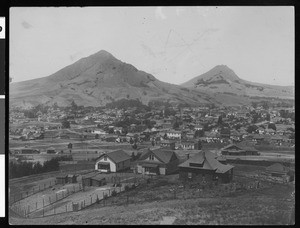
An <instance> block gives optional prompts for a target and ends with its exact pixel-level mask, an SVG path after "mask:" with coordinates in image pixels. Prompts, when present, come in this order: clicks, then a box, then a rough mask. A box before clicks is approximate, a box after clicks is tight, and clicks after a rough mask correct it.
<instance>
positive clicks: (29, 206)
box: [27, 205, 30, 215]
mask: <svg viewBox="0 0 300 228" xmlns="http://www.w3.org/2000/svg"><path fill="white" fill-rule="evenodd" d="M27 208H28V210H27V212H28V213H27V215H28V214H29V213H30V205H28V207H27Z"/></svg>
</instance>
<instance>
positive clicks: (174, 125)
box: [173, 121, 179, 129]
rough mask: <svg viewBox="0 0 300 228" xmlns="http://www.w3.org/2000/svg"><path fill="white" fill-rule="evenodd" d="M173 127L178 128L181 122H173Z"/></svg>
mask: <svg viewBox="0 0 300 228" xmlns="http://www.w3.org/2000/svg"><path fill="white" fill-rule="evenodd" d="M173 128H174V129H178V128H179V123H178V122H177V121H176V122H175V123H174V124H173Z"/></svg>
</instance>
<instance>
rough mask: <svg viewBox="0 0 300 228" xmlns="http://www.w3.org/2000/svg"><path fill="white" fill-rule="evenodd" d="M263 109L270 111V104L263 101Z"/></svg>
mask: <svg viewBox="0 0 300 228" xmlns="http://www.w3.org/2000/svg"><path fill="white" fill-rule="evenodd" d="M262 107H263V109H265V110H268V109H269V104H268V102H267V101H263V103H262Z"/></svg>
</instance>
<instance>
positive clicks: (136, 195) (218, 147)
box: [9, 99, 295, 224]
mask: <svg viewBox="0 0 300 228" xmlns="http://www.w3.org/2000/svg"><path fill="white" fill-rule="evenodd" d="M9 118H10V119H9V121H10V129H9V140H10V145H9V162H10V166H9V169H10V172H9V175H10V178H12V179H11V181H10V188H9V194H10V200H9V203H10V209H11V211H12V213H14V214H16V215H17V216H19V217H22V218H40V217H47V216H49V217H51V216H53V215H56V216H58V215H60V214H61V215H63V214H65V213H76V212H78V211H80V212H82V211H83V210H92V209H93V208H102V207H109V206H112V205H131V204H134V205H136V204H142V203H145V202H154V201H155V202H160V201H165V200H168V199H169V200H174V199H177V200H187V199H193V198H195V197H196V198H211V197H213V198H215V197H221V198H222V197H223V198H224V197H228V196H229V195H234V194H237V195H241V194H242V195H246V194H255V192H259V191H263V190H264V189H265V190H266V189H274V188H275V187H276V188H280V189H282V188H284V189H285V190H284V191H287V192H289V194H290V195H289V196H290V197H293V194H294V190H293V189H294V187H293V186H294V183H295V182H294V181H295V178H294V175H295V157H294V153H295V148H294V146H295V111H294V106H293V103H291V102H284V101H282V102H270V101H266V100H261V101H256V102H253V103H252V106H237V107H229V106H227V107H226V106H223V107H217V106H215V105H213V104H203V105H199V106H196V107H193V106H190V105H186V104H179V105H171V104H169V103H167V102H160V101H156V102H151V103H149V104H148V105H144V104H142V103H141V102H140V101H138V100H130V99H123V100H119V101H113V102H111V103H108V104H107V105H106V106H104V107H83V106H78V105H77V104H76V103H75V102H74V101H73V102H72V103H71V105H70V106H68V107H59V106H58V105H57V104H55V105H53V106H44V105H37V106H36V107H30V108H27V109H21V108H11V109H10V113H9ZM27 175H33V176H29V177H30V179H28V178H26V176H27ZM274 186H275V187H274ZM283 193H286V192H282V193H281V194H283ZM256 194H258V193H256ZM236 197H240V196H236ZM285 197H286V196H285ZM287 202H288V203H289V202H290V201H287ZM253 213H254V212H253ZM257 213H259V212H257ZM285 213H288V211H287V212H285ZM283 216H284V214H283V215H282V216H281V217H278V218H274V219H273V220H274V221H273V220H272V221H264V222H263V223H265V224H268V223H269V222H270V223H271V224H273V223H274V222H275V223H276V221H277V222H278V221H280V222H281V220H282V219H283ZM259 217H260V216H257V221H255V219H254V220H251V221H252V222H253V224H255V223H257V222H261V221H260V220H259V219H261V218H259ZM220 219H221V218H220ZM223 219H224V218H222V221H223V222H220V223H222V224H230V221H229V220H228V221H227V220H226V221H225V220H223ZM243 219H244V220H243V221H244V222H246V223H250V224H251V221H250V220H247V219H246V218H243ZM276 219H277V220H276ZM285 219H288V221H287V222H289V221H290V220H289V219H290V218H289V216H288V217H287V218H285ZM275 220H276V221H275ZM212 221H214V222H216V220H212ZM160 222H161V224H163V221H160ZM151 224H152V223H151ZM175 224H176V223H175ZM178 224H180V222H179V223H178ZM217 224H218V223H217Z"/></svg>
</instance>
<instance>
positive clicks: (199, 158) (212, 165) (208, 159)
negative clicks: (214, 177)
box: [179, 151, 233, 173]
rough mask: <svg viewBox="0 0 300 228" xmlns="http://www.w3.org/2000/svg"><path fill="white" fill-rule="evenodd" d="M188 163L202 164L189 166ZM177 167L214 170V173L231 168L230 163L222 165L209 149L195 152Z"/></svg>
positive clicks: (224, 171)
mask: <svg viewBox="0 0 300 228" xmlns="http://www.w3.org/2000/svg"><path fill="white" fill-rule="evenodd" d="M190 163H198V164H203V166H202V167H194V166H190ZM179 167H186V168H193V169H203V170H214V171H215V172H216V173H226V172H227V171H228V170H230V169H232V168H233V166H232V165H224V164H222V163H220V162H219V161H218V160H217V159H216V154H214V153H212V152H209V151H202V152H199V153H197V154H195V155H194V156H193V157H191V158H189V159H188V160H186V161H185V162H183V163H182V164H180V165H179Z"/></svg>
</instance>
